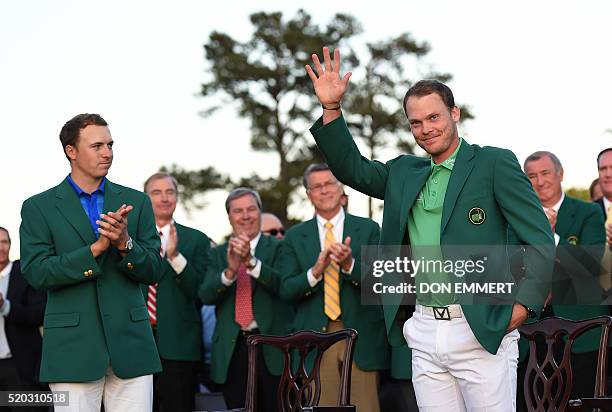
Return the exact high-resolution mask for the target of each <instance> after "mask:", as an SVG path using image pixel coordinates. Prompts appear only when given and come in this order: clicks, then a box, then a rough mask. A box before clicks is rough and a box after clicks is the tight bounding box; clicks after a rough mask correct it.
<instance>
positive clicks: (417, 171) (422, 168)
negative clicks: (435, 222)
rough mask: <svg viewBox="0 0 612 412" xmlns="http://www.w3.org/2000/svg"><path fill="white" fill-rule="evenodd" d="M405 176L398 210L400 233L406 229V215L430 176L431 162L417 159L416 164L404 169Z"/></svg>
mask: <svg viewBox="0 0 612 412" xmlns="http://www.w3.org/2000/svg"><path fill="white" fill-rule="evenodd" d="M405 174H406V178H405V179H404V187H403V188H402V192H403V196H402V206H401V208H400V209H399V210H400V213H401V215H400V227H399V228H400V230H402V231H403V230H404V229H406V222H407V221H408V213H410V209H412V205H413V204H414V202H415V201H416V198H417V196H418V195H419V193H420V192H421V189H423V186H424V185H425V182H426V181H427V178H428V177H429V175H430V174H431V161H430V160H429V159H418V160H417V164H415V165H412V167H409V168H406V172H405Z"/></svg>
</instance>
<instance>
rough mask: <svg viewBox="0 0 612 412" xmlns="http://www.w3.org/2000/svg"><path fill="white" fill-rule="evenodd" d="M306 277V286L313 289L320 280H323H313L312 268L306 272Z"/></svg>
mask: <svg viewBox="0 0 612 412" xmlns="http://www.w3.org/2000/svg"><path fill="white" fill-rule="evenodd" d="M306 277H307V278H308V284H309V285H310V287H311V288H314V287H315V286H316V285H317V283H319V282H320V281H321V279H323V276H321V277H320V278H319V279H317V278H315V277H314V275H313V274H312V268H310V269H308V272H306Z"/></svg>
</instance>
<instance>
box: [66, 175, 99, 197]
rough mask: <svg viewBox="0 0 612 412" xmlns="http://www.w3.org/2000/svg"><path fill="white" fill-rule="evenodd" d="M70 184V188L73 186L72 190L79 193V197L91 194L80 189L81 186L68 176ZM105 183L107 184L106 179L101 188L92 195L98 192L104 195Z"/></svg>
mask: <svg viewBox="0 0 612 412" xmlns="http://www.w3.org/2000/svg"><path fill="white" fill-rule="evenodd" d="M68 183H70V186H72V188H73V189H74V191H75V192H76V193H77V195H79V196H81V195H82V194H87V195H89V194H90V193H87V192H86V191H84V190H83V189H81V188H80V187H79V185H77V184H76V183H75V182H74V180H72V176H70V175H68ZM104 183H106V178H103V179H102V183H100V186H98V188H97V189H96V190H94V191H93V192H92V193H91V194H94V193H96V192H100V193H102V194H104Z"/></svg>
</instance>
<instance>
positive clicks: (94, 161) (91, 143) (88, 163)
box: [66, 125, 113, 179]
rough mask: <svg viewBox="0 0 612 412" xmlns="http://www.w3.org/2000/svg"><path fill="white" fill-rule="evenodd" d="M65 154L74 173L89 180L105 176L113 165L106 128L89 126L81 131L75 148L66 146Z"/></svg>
mask: <svg viewBox="0 0 612 412" xmlns="http://www.w3.org/2000/svg"><path fill="white" fill-rule="evenodd" d="M66 154H67V155H68V157H69V158H70V160H71V166H72V168H73V169H75V170H76V171H78V172H80V173H82V174H83V175H85V176H88V177H91V178H95V179H98V178H101V177H104V176H106V175H107V173H108V169H110V167H111V164H112V163H113V138H112V137H111V134H110V131H109V130H108V127H106V126H97V125H89V126H87V127H85V128H83V129H81V131H80V133H79V138H78V139H77V142H76V145H75V146H70V145H68V146H66Z"/></svg>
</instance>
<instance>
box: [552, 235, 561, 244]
mask: <svg viewBox="0 0 612 412" xmlns="http://www.w3.org/2000/svg"><path fill="white" fill-rule="evenodd" d="M553 236H554V237H555V245H559V239H561V236H559V235H558V234H556V233H553Z"/></svg>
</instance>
